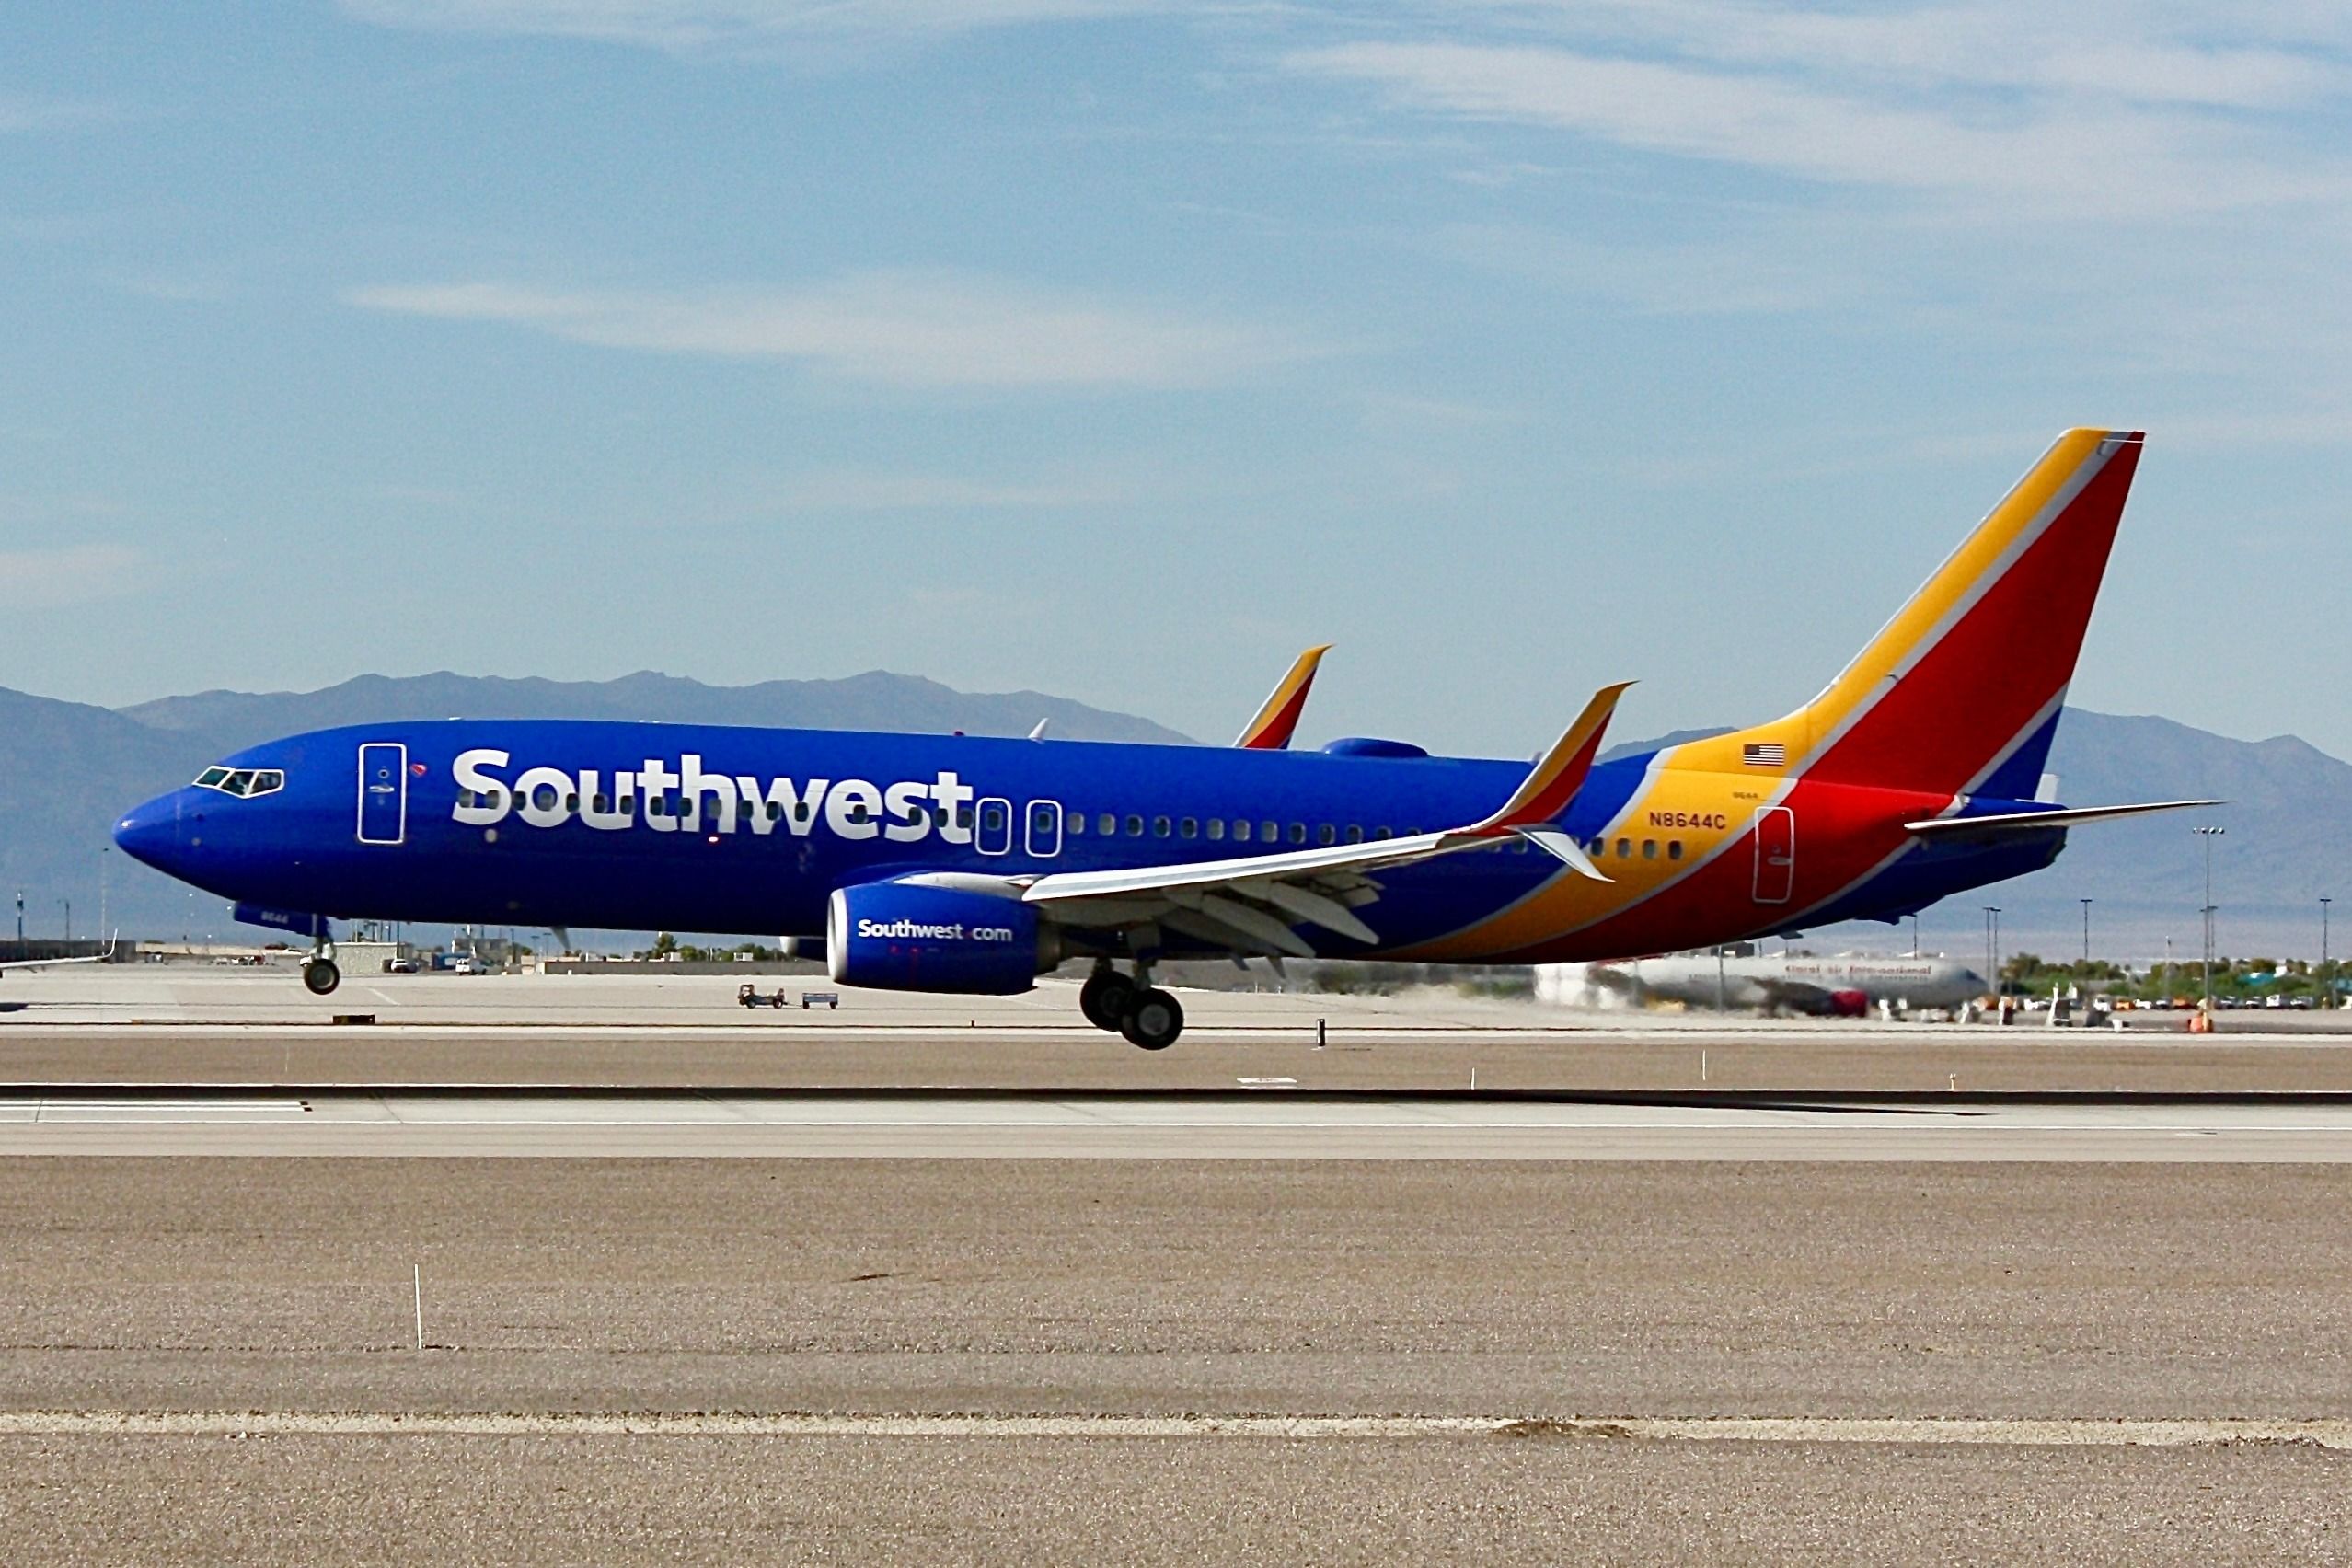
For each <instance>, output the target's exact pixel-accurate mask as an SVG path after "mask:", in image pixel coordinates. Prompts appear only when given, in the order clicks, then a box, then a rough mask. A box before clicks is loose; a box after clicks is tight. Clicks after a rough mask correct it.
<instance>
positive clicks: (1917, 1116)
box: [0, 1085, 2352, 1164]
mask: <svg viewBox="0 0 2352 1568" xmlns="http://www.w3.org/2000/svg"><path fill="white" fill-rule="evenodd" d="M15 1155H79V1156H91V1155H107V1156H157V1155H170V1156H195V1155H202V1156H239V1157H253V1156H263V1157H267V1156H313V1157H316V1156H336V1157H351V1156H386V1157H396V1158H409V1159H415V1158H426V1159H473V1158H559V1159H616V1158H625V1159H649V1158H659V1159H687V1158H692V1159H711V1158H729V1159H1283V1160H1330V1159H1383V1160H1390V1159H1420V1160H1806V1161H1839V1162H1854V1161H1859V1162H1885V1161H1898V1162H1948V1161H1977V1160H1989V1161H2012V1160H2035V1161H2050V1162H2061V1163H2079V1162H2100V1161H2135V1162H2150V1163H2165V1164H2173V1163H2203V1164H2214V1163H2239V1162H2278V1163H2296V1164H2328V1163H2343V1162H2346V1161H2352V1098H2347V1099H2343V1100H2337V1099H2333V1098H2322V1097H2278V1098H2277V1099H2276V1100H2266V1099H2263V1098H2260V1097H2239V1098H2235V1099H2228V1098H2214V1099H2205V1100H2198V1099H2184V1098H2145V1099H2131V1098H2117V1097H2102V1098H2096V1099H2091V1098H2085V1099H2076V1100H2063V1099H2051V1098H2040V1099H2036V1098H2018V1099H2000V1098H1991V1097H1976V1098H1970V1099H1965V1100H1964V1099H1961V1098H1959V1097H1956V1096H1954V1097H1948V1098H1945V1099H1943V1100H1942V1101H1939V1100H1937V1099H1936V1098H1934V1097H1931V1096H1920V1097H1918V1098H1915V1099H1908V1100H1901V1099H1888V1098H1885V1097H1880V1098H1875V1099H1869V1100H1862V1099H1857V1100H1854V1101H1844V1102H1840V1101H1838V1100H1837V1099H1835V1098H1834V1097H1815V1098H1809V1099H1808V1098H1803V1097H1778V1098H1765V1097H1732V1096H1724V1097H1715V1098H1707V1097H1701V1096H1699V1095H1695V1094H1694V1095H1691V1096H1689V1097H1688V1099H1687V1100H1685V1101H1680V1102H1677V1101H1673V1100H1670V1099H1666V1098H1660V1099H1658V1100H1655V1101H1648V1102H1625V1101H1610V1100H1592V1101H1578V1100H1571V1099H1562V1100H1545V1099H1533V1098H1524V1097H1520V1098H1505V1097H1500V1096H1494V1097H1483V1098H1482V1097H1473V1096H1468V1095H1461V1096H1448V1095H1431V1094H1424V1095H1404V1094H1392V1095H1382V1094H1349V1095H1336V1094H1299V1093H1293V1092H1288V1091H1286V1089H1284V1088H1283V1087H1282V1086H1278V1085H1269V1086H1266V1087H1264V1088H1262V1089H1261V1090H1258V1091H1255V1092H1249V1093H1233V1094H1189V1095H1129V1094H1110V1093H1069V1094H1066V1095H1061V1096H1048V1095H1033V1094H1020V1093H1003V1094H993V1095H969V1094H958V1093H951V1092H941V1093H902V1094H892V1095H881V1094H875V1095H860V1094H857V1093H840V1094H827V1095H814V1094H793V1093H749V1092H746V1093H735V1094H728V1093H718V1092H712V1093H669V1094H632V1093H601V1094H582V1095H566V1094H563V1093H559V1092H556V1093H548V1092H535V1093H521V1092H515V1093H500V1092H498V1091H496V1090H467V1089H452V1090H446V1091H443V1092H433V1093H426V1092H420V1091H417V1090H381V1091H367V1090H360V1091H354V1090H318V1091H302V1092H285V1091H268V1090H254V1091H245V1092H239V1091H235V1090H225V1091H224V1090H198V1089H184V1090H174V1091H168V1092H166V1091H157V1092H156V1093H154V1094H153V1095H151V1096H148V1095H142V1094H141V1093H139V1092H137V1091H135V1090H125V1091H121V1092H115V1093H110V1094H106V1095H97V1094H89V1095H83V1096H77V1095H75V1093H73V1092H72V1091H70V1090H68V1091H64V1092H61V1093H57V1094H40V1095H20V1096H17V1097H13V1098H5V1099H0V1157H4V1156H15Z"/></svg>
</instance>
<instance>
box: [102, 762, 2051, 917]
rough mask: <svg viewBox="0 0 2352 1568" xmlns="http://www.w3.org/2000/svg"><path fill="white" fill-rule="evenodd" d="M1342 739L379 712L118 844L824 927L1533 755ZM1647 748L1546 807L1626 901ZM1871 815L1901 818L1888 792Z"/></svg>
mask: <svg viewBox="0 0 2352 1568" xmlns="http://www.w3.org/2000/svg"><path fill="white" fill-rule="evenodd" d="M1339 745H1340V746H1341V747H1342V751H1341V753H1340V754H1338V755H1334V753H1332V752H1331V751H1326V752H1320V753H1311V752H1310V753H1286V752H1254V751H1239V750H1225V749H1215V748H1208V747H1193V746H1154V745H1129V744H1097V743H1085V742H1071V741H1025V740H998V739H984V738H979V737H970V736H960V735H959V736H939V735H898V734H873V733H859V732H825V731H794V730H760V729H738V728H720V727H707V726H689V725H669V724H631V723H608V722H594V721H460V720H451V721H439V722H415V723H395V724H384V725H373V726H369V727H366V728H364V729H346V730H331V731H323V732H316V733H312V734H306V735H299V736H294V737H292V738H290V739H287V740H282V741H278V742H273V743H271V744H266V745H261V746H257V747H254V748H251V749H250V750H248V751H246V752H244V753H240V754H239V755H236V756H235V757H232V758H228V759H225V762H224V765H223V767H224V768H227V769H236V770H241V772H250V773H255V774H262V775H282V782H278V783H277V784H276V787H274V788H271V789H270V790H268V792H266V793H257V794H249V795H236V794H230V793H225V792H224V791H223V790H221V789H219V788H206V787H200V786H190V787H188V788H185V789H181V790H176V791H174V792H172V793H170V794H167V795H165V796H162V797H160V798H158V799H156V800H155V801H149V802H148V803H146V804H145V805H143V806H141V807H139V808H138V809H137V810H136V811H135V812H133V813H132V814H131V815H130V816H128V817H126V818H125V819H124V820H123V822H122V824H121V826H120V827H119V829H118V833H117V836H118V838H119V840H120V841H121V844H122V845H123V847H125V848H126V849H128V850H129V851H130V852H131V853H133V854H134V855H136V856H137V857H138V858H139V859H143V860H145V861H147V862H149V863H150V864H153V865H155V866H157V867H159V868H160V869H162V870H166V871H168V872H170V873H171V874H172V875H174V876H177V877H179V878H181V879H182V880H184V881H187V882H192V883H194V884H195V885H197V886H200V887H202V888H204V889H207V890H208V891H211V892H213V893H216V894H221V895H223V896H225V897H227V898H231V899H235V900H237V901H239V902H241V903H248V904H252V905H267V906H270V907H272V908H276V909H281V910H290V911H305V912H312V913H317V914H323V915H331V916H344V917H363V918H375V919H401V920H410V921H445V922H452V923H461V922H478V923H494V924H502V925H516V926H535V927H536V926H554V927H578V928H621V929H631V930H644V929H655V928H661V929H670V930H678V931H698V932H717V933H747V932H748V933H764V934H800V935H814V934H816V933H819V932H821V931H822V930H823V929H824V912H825V903H826V899H827V896H828V894H831V893H832V891H833V890H835V889H836V888H840V887H844V886H848V885H852V884H858V883H865V882H877V881H882V880H885V879H889V878H893V877H898V876H904V875H908V874H914V873H941V872H974V873H982V874H986V875H988V876H993V877H999V878H1018V877H1024V876H1034V875H1043V874H1047V873H1051V872H1056V871H1078V870H1106V869H1112V868H1132V867H1139V866H1154V865H1165V864H1173V863H1179V862H1189V861H1199V860H1213V859H1231V858H1238V857H1244V856H1250V855H1253V854H1270V853H1274V852H1276V851H1277V850H1286V849H1292V848H1298V847H1314V846H1319V845H1328V844H1345V843H1351V842H1358V841H1372V840H1376V839H1380V838H1385V837H1389V836H1405V835H1410V834H1412V833H1415V832H1419V831H1422V830H1436V829H1444V828H1449V827H1453V826H1456V825H1458V824H1465V823H1470V822H1475V821H1477V820H1478V819H1479V818H1480V817H1481V816H1482V815H1483V814H1484V813H1488V812H1490V811H1492V810H1493V808H1494V807H1495V806H1496V804H1497V803H1498V802H1500V801H1503V800H1504V799H1505V797H1506V796H1508V795H1509V794H1510V793H1511V792H1512V790H1514V788H1515V787H1516V785H1517V784H1518V783H1519V781H1520V779H1521V778H1524V777H1525V776H1526V773H1527V766H1526V765H1525V764H1523V763H1515V762H1499V761H1483V760H1470V759H1460V758H1444V757H1432V756H1426V755H1417V754H1412V748H1393V751H1394V752H1397V753H1403V754H1407V755H1382V754H1381V753H1382V752H1383V748H1380V747H1377V746H1375V747H1366V746H1363V745H1361V744H1358V745H1355V746H1353V747H1350V746H1348V745H1347V744H1345V743H1340V744H1339ZM1367 751H1369V752H1371V753H1373V755H1365V754H1366V752H1367ZM1652 761H1653V757H1652V755H1639V756H1631V757H1626V758H1622V759H1620V760H1618V761H1614V762H1609V763H1605V764H1601V765H1599V766H1598V767H1595V768H1594V769H1593V771H1592V773H1591V775H1590V778H1588V779H1587V781H1586V782H1585V786H1584V788H1583V789H1582V790H1580V791H1579V792H1578V793H1577V794H1576V796H1575V798H1574V801H1573V802H1572V803H1571V805H1570V806H1569V807H1568V809H1567V810H1566V812H1565V813H1563V814H1562V818H1561V819H1560V824H1561V825H1562V826H1563V827H1564V828H1565V829H1566V831H1567V832H1568V833H1570V834H1571V835H1573V836H1576V837H1577V838H1579V839H1583V840H1591V841H1594V842H1595V843H1596V844H1597V845H1599V846H1600V847H1601V852H1602V855H1603V859H1602V864H1603V865H1604V866H1605V867H1608V868H1610V869H1611V870H1612V872H1613V874H1615V875H1617V876H1618V877H1619V879H1620V882H1619V883H1617V884H1612V885H1621V886H1622V887H1623V889H1624V891H1625V892H1626V893H1627V894H1629V895H1631V894H1638V893H1639V891H1640V888H1641V886H1642V882H1641V879H1642V876H1643V874H1645V872H1648V871H1652V870H1654V871H1656V872H1658V873H1664V872H1666V870H1668V868H1669V864H1670V862H1668V861H1667V860H1666V855H1667V853H1668V846H1671V853H1672V855H1673V856H1674V858H1675V859H1676V860H1679V859H1680V858H1681V856H1682V854H1683V852H1684V851H1683V847H1682V845H1681V842H1680V840H1679V839H1678V838H1670V839H1663V841H1661V842H1659V843H1657V844H1655V845H1654V846H1653V845H1652V844H1651V836H1649V835H1647V834H1644V835H1643V836H1642V837H1641V839H1640V840H1639V841H1638V842H1640V843H1641V844H1642V845H1643V848H1641V849H1637V848H1635V847H1634V845H1635V843H1636V842H1637V841H1636V840H1634V839H1625V840H1623V841H1622V842H1621V843H1620V847H1618V849H1617V853H1618V854H1620V856H1623V857H1625V858H1626V860H1627V862H1628V863H1627V864H1624V865H1621V866H1620V865H1619V864H1618V863H1617V862H1614V861H1611V860H1609V859H1607V856H1608V852H1609V842H1610V840H1609V836H1610V835H1611V834H1612V833H1622V832H1623V831H1624V824H1623V822H1622V821H1621V820H1620V817H1621V815H1622V814H1623V813H1624V811H1625V808H1626V806H1627V803H1628V801H1630V800H1631V798H1632V796H1633V795H1634V792H1635V791H1636V790H1637V789H1638V788H1640V787H1641V786H1642V784H1643V779H1644V778H1645V775H1646V774H1647V773H1648V772H1649V770H1650V767H1651V764H1652ZM210 776H211V775H210V774H208V777H210ZM1730 782H1731V783H1734V784H1736V783H1741V782H1745V781H1743V780H1737V779H1734V780H1731V781H1730ZM1988 804H1989V803H1988ZM1885 810H1887V811H1903V810H1908V811H1911V812H1913V813H1917V812H1919V811H1920V806H1919V805H1918V803H1917V802H1907V801H1890V803H1889V804H1888V805H1887V806H1886V807H1885ZM1742 820H1743V821H1744V817H1743V819H1742ZM1737 827H1738V824H1733V829H1734V831H1736V830H1737ZM1800 833H1802V829H1800ZM2062 842H2063V836H2062V835H2059V834H2056V833H2052V834H2048V835H2043V836H2035V837H2032V838H2029V839H2026V840H2023V841H2022V842H2010V843H2007V844H2004V845H2002V846H2000V847H1981V846H1979V847H1956V846H1929V845H1925V844H1921V845H1917V846H1915V847H1912V848H1911V849H1909V850H1908V851H1906V852H1904V853H1903V854H1902V855H1901V856H1900V857H1899V858H1897V859H1895V860H1894V861H1893V862H1892V863H1889V864H1885V865H1884V866H1882V867H1880V868H1879V869H1877V870H1874V872H1873V874H1872V875H1871V876H1870V877H1869V878H1868V879H1867V881H1864V882H1858V883H1855V882H1849V883H1847V884H1845V885H1839V886H1835V887H1828V886H1825V887H1823V888H1821V889H1819V890H1817V891H1816V892H1814V893H1812V894H1809V895H1808V894H1800V895H1799V896H1796V897H1793V898H1790V897H1785V896H1784V897H1783V898H1781V900H1780V901H1778V902H1777V903H1774V904H1770V905H1766V904H1759V903H1756V902H1753V901H1751V900H1747V899H1744V898H1738V897H1733V898H1729V899H1716V900H1714V901H1712V903H1711V904H1710V905H1707V906H1706V907H1703V908H1697V909H1694V910H1693V911H1692V913H1691V914H1690V915H1689V917H1677V920H1676V921H1675V923H1674V930H1673V931H1672V932H1671V935H1672V936H1673V938H1674V940H1662V939H1658V940H1653V939H1654V938H1655V937H1656V934H1655V933H1651V934H1650V935H1648V936H1645V938H1644V940H1643V944H1642V946H1641V948H1639V949H1638V950H1636V951H1659V950H1660V949H1663V948H1666V947H1672V946H1682V945H1695V944H1699V943H1703V942H1710V941H1720V940H1731V939H1735V938H1738V937H1743V936H1750V935H1755V934H1758V933H1761V932H1765V931H1771V930H1780V929H1787V928H1791V927H1793V925H1795V924H1796V923H1798V922H1800V921H1801V922H1802V923H1804V924H1818V923H1821V922H1823V921H1826V920H1829V919H1838V918H1850V917H1860V916H1878V917H1892V916H1896V915H1900V914H1903V913H1907V912H1909V911H1911V910H1915V909H1918V908H1920V907H1922V906H1923V905H1927V904H1929V903H1931V902H1933V901H1934V900H1935V899H1937V898H1940V897H1943V896H1944V895H1945V894H1950V893H1954V892H1956V891H1959V890H1961V889H1964V888H1967V887H1972V886H1977V885H1980V884H1982V883H1984V882H1993V881H1997V880H2000V879H2001V878H2004V877H2009V876H2014V875H2017V874H2019V873H2020V872H2023V871H2026V870H2033V869H2035V868H2036V867H2038V866H2041V865H2044V864H2046V863H2047V862H2048V861H2049V859H2051V858H2052V857H2053V856H2054V855H2055V854H2056V852H2057V850H2058V847H2059V846H2060V844H2062ZM1644 854H1647V855H1650V856H1654V857H1655V858H1654V859H1646V860H1645V859H1643V855H1644ZM1804 864H1805V862H1804V859H1802V858H1801V857H1800V858H1799V859H1798V860H1797V869H1796V870H1795V871H1794V872H1793V873H1792V875H1793V877H1794V879H1795V881H1796V882H1797V883H1798V885H1799V886H1800V887H1802V885H1803V877H1802V869H1803V867H1804ZM1565 874H1568V873H1566V872H1565V871H1564V870H1563V868H1562V866H1561V865H1560V864H1559V862H1557V861H1555V860H1553V859H1551V858H1550V857H1549V856H1547V855H1544V854H1542V853H1540V852H1538V851H1535V850H1533V849H1532V848H1531V847H1528V845H1527V844H1526V843H1525V842H1524V841H1516V840H1515V841H1513V842H1512V843H1511V844H1509V845H1508V846H1506V847H1502V848H1498V849H1494V850H1481V851H1477V852H1473V853H1469V854H1460V855H1454V856H1450V857H1447V858H1444V859H1434V860H1430V861H1427V862H1425V863H1422V864H1418V865H1413V866H1410V867H1406V868H1401V869H1397V870H1388V871H1384V872H1382V873H1381V875H1380V877H1379V882H1380V884H1381V887H1380V894H1379V897H1378V903H1377V905H1374V906H1373V907H1372V908H1371V909H1369V910H1367V911H1366V914H1367V916H1368V917H1370V918H1371V920H1372V923H1373V925H1374V926H1375V927H1376V928H1377V929H1378V935H1379V937H1380V941H1379V943H1378V946H1377V947H1373V946H1367V945H1366V944H1365V943H1363V942H1361V941H1357V940H1350V939H1346V938H1342V937H1336V936H1333V935H1332V933H1330V932H1328V931H1321V930H1312V929H1310V930H1309V931H1307V932H1305V933H1303V934H1305V935H1306V936H1307V937H1308V938H1309V940H1311V941H1312V942H1313V943H1314V945H1315V947H1316V949H1317V951H1324V952H1330V953H1333V954H1349V955H1355V954H1365V953H1368V952H1403V953H1412V951H1414V950H1416V949H1421V948H1424V947H1426V946H1427V945H1429V944H1433V943H1447V942H1450V950H1449V951H1448V952H1447V956H1453V957H1460V958H1465V959H1468V958H1474V957H1505V956H1508V957H1527V956H1531V953H1530V950H1529V944H1528V942H1527V941H1525V940H1522V939H1523V937H1524V933H1519V934H1516V935H1514V936H1513V937H1512V938H1511V939H1510V940H1508V941H1507V942H1505V943H1503V944H1501V945H1499V946H1497V947H1496V949H1495V950H1494V951H1492V952H1484V953H1476V952H1470V951H1461V939H1462V934H1463V933H1465V932H1468V931H1471V930H1473V929H1474V928H1479V927H1480V926H1481V924H1482V922H1485V921H1488V920H1490V919H1491V918H1493V917H1495V916H1497V915H1498V914H1499V913H1502V912H1505V911H1507V910H1510V909H1511V908H1512V907H1513V906H1514V905H1520V904H1521V903H1522V902H1523V901H1526V900H1528V898H1529V897H1530V895H1532V894H1537V893H1539V890H1542V889H1544V888H1546V887H1547V886H1548V885H1549V884H1551V883H1552V882H1555V881H1556V880H1557V879H1559V878H1560V877H1562V876H1563V875H1565ZM1611 940H1612V939H1611V938H1610V937H1609V936H1608V934H1607V932H1606V930H1597V931H1596V932H1595V933H1594V935H1593V938H1592V940H1590V941H1579V940H1577V939H1576V938H1575V936H1574V934H1573V933H1568V932H1562V933H1561V935H1560V937H1559V939H1558V940H1556V941H1548V942H1547V943H1546V944H1544V945H1545V949H1546V951H1542V952H1541V953H1540V954H1539V955H1535V956H1543V957H1558V958H1584V957H1593V958H1598V957H1617V956H1625V954H1624V953H1623V952H1621V951H1608V948H1609V947H1610V945H1611ZM1187 947H1188V944H1187V943H1186V942H1185V941H1184V940H1182V938H1181V937H1177V938H1171V940H1170V942H1169V948H1170V951H1186V949H1187ZM1588 949H1589V951H1587V950H1588Z"/></svg>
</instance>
